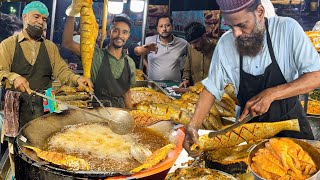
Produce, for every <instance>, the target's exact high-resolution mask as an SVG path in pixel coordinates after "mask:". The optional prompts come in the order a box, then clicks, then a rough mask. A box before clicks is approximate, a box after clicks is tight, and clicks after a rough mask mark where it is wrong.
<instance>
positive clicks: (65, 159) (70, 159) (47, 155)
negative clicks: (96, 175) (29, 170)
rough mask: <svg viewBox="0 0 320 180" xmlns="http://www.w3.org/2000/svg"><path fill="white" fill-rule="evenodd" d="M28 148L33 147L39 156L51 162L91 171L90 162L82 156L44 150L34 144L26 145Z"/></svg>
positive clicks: (73, 168)
mask: <svg viewBox="0 0 320 180" xmlns="http://www.w3.org/2000/svg"><path fill="white" fill-rule="evenodd" d="M25 147H26V148H29V149H32V150H33V151H35V152H36V153H37V156H38V157H39V158H41V159H43V160H45V161H48V162H51V163H52V164H56V165H58V166H61V167H66V168H68V169H71V170H76V171H78V170H85V171H89V170H90V166H89V164H88V163H87V162H86V161H85V160H84V159H81V158H77V157H75V156H71V155H66V154H62V153H58V152H51V151H43V150H41V149H39V148H36V147H32V146H25Z"/></svg>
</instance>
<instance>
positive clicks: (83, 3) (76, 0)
mask: <svg viewBox="0 0 320 180" xmlns="http://www.w3.org/2000/svg"><path fill="white" fill-rule="evenodd" d="M82 7H88V8H90V7H92V3H89V2H88V0H72V3H71V5H70V6H69V8H68V9H67V11H66V14H67V15H68V16H73V17H74V16H78V15H79V13H80V11H81V8H82Z"/></svg>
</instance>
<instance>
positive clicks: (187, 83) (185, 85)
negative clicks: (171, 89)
mask: <svg viewBox="0 0 320 180" xmlns="http://www.w3.org/2000/svg"><path fill="white" fill-rule="evenodd" d="M189 84H190V82H189V80H184V81H183V82H182V83H180V85H179V87H184V88H186V87H188V86H189Z"/></svg>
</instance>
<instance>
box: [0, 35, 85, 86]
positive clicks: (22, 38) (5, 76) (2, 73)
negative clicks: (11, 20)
mask: <svg viewBox="0 0 320 180" xmlns="http://www.w3.org/2000/svg"><path fill="white" fill-rule="evenodd" d="M16 38H17V36H16V35H15V36H11V37H9V38H7V39H5V40H3V41H2V42H1V44H0V80H1V81H0V83H1V84H2V83H3V82H5V84H6V88H12V86H13V85H12V84H11V83H10V82H12V81H13V80H14V79H15V78H17V77H19V76H20V75H19V74H16V73H14V72H11V65H12V62H13V57H14V52H15V47H16V41H17V39H16ZM42 41H44V45H45V47H46V48H47V51H48V55H49V59H50V62H51V67H52V71H53V78H54V79H58V80H59V81H60V82H61V83H62V84H67V85H72V86H75V85H77V79H78V78H79V77H80V76H79V75H76V74H74V73H73V72H72V70H70V69H69V68H68V65H67V64H66V62H65V61H64V60H63V59H62V58H61V56H60V53H59V50H58V47H57V46H56V45H55V44H54V43H53V42H51V41H49V40H46V39H42V40H41V41H36V42H35V44H34V45H33V44H32V43H31V42H30V36H29V35H28V33H26V32H24V31H22V32H20V33H19V34H18V43H19V44H20V45H21V48H22V51H23V53H24V56H25V58H26V59H27V61H28V62H29V63H30V64H31V65H34V63H35V61H36V59H37V56H38V53H39V49H40V44H41V42H42ZM8 80H9V81H8Z"/></svg>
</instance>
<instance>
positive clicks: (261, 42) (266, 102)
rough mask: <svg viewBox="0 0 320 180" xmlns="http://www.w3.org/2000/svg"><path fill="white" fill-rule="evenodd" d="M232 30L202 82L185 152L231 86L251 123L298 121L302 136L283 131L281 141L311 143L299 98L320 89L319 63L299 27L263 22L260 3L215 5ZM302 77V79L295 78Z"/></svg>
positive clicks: (228, 0) (278, 20)
mask: <svg viewBox="0 0 320 180" xmlns="http://www.w3.org/2000/svg"><path fill="white" fill-rule="evenodd" d="M217 3H218V4H219V6H220V10H221V12H222V15H223V16H224V18H225V22H226V23H227V24H228V25H229V26H230V28H231V30H232V31H228V32H226V33H225V34H224V35H223V36H222V37H221V38H220V40H219V42H218V44H217V46H216V49H215V51H214V53H213V57H212V59H214V61H211V65H210V70H209V75H208V78H206V79H204V80H203V81H202V84H203V85H204V86H205V89H204V90H203V91H202V92H201V94H200V97H199V100H198V102H197V106H196V109H195V113H194V115H193V117H192V118H191V121H190V123H189V125H188V127H187V128H186V138H185V141H184V147H185V149H186V150H187V151H188V152H189V154H190V155H191V156H198V155H199V154H200V153H201V150H200V151H197V150H195V151H191V150H190V146H191V145H192V144H194V143H196V144H198V143H199V141H198V137H199V136H198V133H197V131H198V129H199V127H200V125H201V123H202V121H203V119H204V117H205V116H206V114H207V113H208V112H209V110H210V108H211V105H212V103H213V102H214V101H215V100H216V99H217V100H220V99H221V97H222V95H223V93H224V89H223V88H224V87H225V85H226V84H227V83H232V84H234V85H235V88H236V90H235V92H236V94H237V98H238V101H239V105H240V106H241V108H242V114H241V116H240V118H239V121H241V120H243V119H244V118H245V117H246V115H247V114H249V113H250V114H251V115H252V116H253V117H255V118H254V119H252V120H251V122H276V121H283V120H287V119H298V120H299V125H300V132H296V131H282V132H280V133H279V134H277V136H284V137H294V138H303V139H313V138H314V137H313V134H312V131H311V128H310V125H309V123H308V121H307V119H306V114H305V112H304V111H303V109H302V107H301V104H300V102H299V100H298V97H297V96H298V95H300V94H305V93H308V92H310V91H312V90H313V89H315V88H318V87H320V59H319V55H318V53H317V51H316V50H315V48H314V47H313V45H312V44H311V42H310V40H309V39H308V37H307V36H306V35H305V33H304V31H303V29H302V28H301V26H300V25H299V24H298V23H297V22H296V21H295V20H294V19H292V18H289V17H272V18H264V13H265V9H264V7H263V5H261V2H260V0H217ZM297 76H299V77H297Z"/></svg>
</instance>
